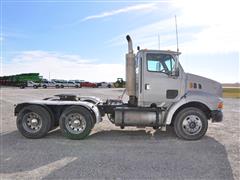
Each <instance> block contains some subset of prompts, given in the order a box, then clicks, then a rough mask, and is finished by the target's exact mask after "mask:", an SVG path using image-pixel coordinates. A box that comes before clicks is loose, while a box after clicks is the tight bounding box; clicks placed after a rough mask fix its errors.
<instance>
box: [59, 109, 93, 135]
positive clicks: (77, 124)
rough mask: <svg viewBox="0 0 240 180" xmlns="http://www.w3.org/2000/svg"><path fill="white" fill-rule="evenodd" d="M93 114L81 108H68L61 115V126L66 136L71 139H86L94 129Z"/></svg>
mask: <svg viewBox="0 0 240 180" xmlns="http://www.w3.org/2000/svg"><path fill="white" fill-rule="evenodd" d="M93 123H94V121H93V117H92V115H91V113H90V112H89V111H88V110H87V109H85V108H83V107H79V106H71V107H69V108H67V109H66V110H65V111H64V112H63V113H62V115H61V117H60V120H59V125H60V128H61V131H62V133H63V134H64V136H66V137H67V138H70V139H84V138H85V137H87V136H88V135H89V134H90V132H91V130H92V127H93Z"/></svg>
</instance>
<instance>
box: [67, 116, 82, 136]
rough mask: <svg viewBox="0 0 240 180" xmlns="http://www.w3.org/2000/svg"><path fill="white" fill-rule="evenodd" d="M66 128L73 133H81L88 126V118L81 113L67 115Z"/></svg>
mask: <svg viewBox="0 0 240 180" xmlns="http://www.w3.org/2000/svg"><path fill="white" fill-rule="evenodd" d="M65 125H66V128H67V130H68V131H69V132H71V133H73V134H80V133H82V132H83V131H84V130H85V128H86V119H85V118H84V116H82V115H81V114H79V113H71V114H68V115H67V116H66V120H65Z"/></svg>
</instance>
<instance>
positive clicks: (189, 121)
mask: <svg viewBox="0 0 240 180" xmlns="http://www.w3.org/2000/svg"><path fill="white" fill-rule="evenodd" d="M182 128H183V131H184V132H185V133H186V134H188V135H191V136H192V135H196V134H198V133H199V132H200V131H201V130H202V121H201V118H200V117H198V116H196V115H189V116H187V117H186V118H185V119H184V120H183V122H182Z"/></svg>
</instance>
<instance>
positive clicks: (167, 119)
mask: <svg viewBox="0 0 240 180" xmlns="http://www.w3.org/2000/svg"><path fill="white" fill-rule="evenodd" d="M126 38H127V41H128V53H127V54H126V91H127V95H128V97H129V99H128V102H123V101H122V100H119V99H108V100H106V101H102V100H101V99H100V98H97V97H91V96H89V97H87V96H79V95H71V94H60V95H56V96H54V97H50V98H46V99H43V100H37V101H31V102H23V103H20V104H17V105H16V107H15V115H16V116H17V120H16V121H17V128H18V130H19V131H20V132H21V134H22V135H23V136H25V137H27V138H41V137H44V136H45V135H46V134H47V133H48V132H49V131H51V130H52V129H54V128H55V127H57V126H58V125H60V129H61V131H62V133H63V134H64V135H65V136H66V137H68V138H70V139H84V138H85V137H87V136H88V135H89V133H90V132H91V130H92V129H93V127H94V125H95V124H96V123H99V122H101V121H102V117H104V116H105V115H107V116H108V118H109V120H110V121H111V122H112V123H113V124H115V125H116V126H119V127H121V128H124V127H125V126H136V127H153V128H154V129H160V130H166V126H173V128H174V131H175V133H176V135H177V136H178V137H180V138H182V139H185V140H197V139H200V138H201V137H203V136H204V135H205V133H206V131H207V128H208V120H211V121H212V122H220V121H222V119H223V114H222V107H223V101H222V98H221V95H222V87H221V84H220V83H218V82H216V81H213V80H210V79H207V78H204V77H201V76H197V75H193V74H188V73H185V72H184V70H183V68H182V66H181V65H180V63H179V55H180V53H179V52H175V51H163V50H146V49H144V50H141V49H140V48H138V52H137V54H134V52H133V48H132V40H131V38H130V36H129V35H128V36H127V37H126Z"/></svg>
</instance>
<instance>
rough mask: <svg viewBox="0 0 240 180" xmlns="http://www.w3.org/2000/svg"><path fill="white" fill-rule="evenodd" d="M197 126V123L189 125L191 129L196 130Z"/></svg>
mask: <svg viewBox="0 0 240 180" xmlns="http://www.w3.org/2000/svg"><path fill="white" fill-rule="evenodd" d="M196 126H197V125H196V123H195V122H190V123H189V127H190V128H191V129H194V128H195V127H196Z"/></svg>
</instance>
